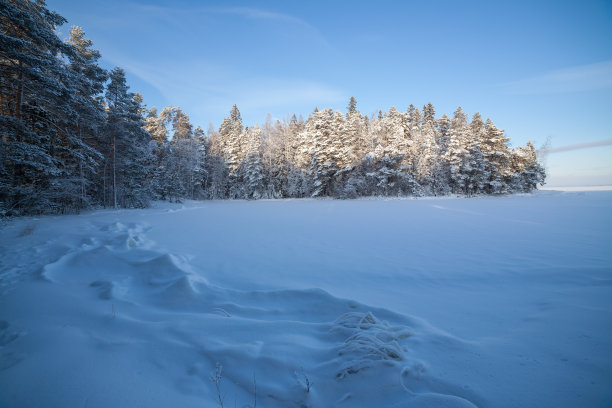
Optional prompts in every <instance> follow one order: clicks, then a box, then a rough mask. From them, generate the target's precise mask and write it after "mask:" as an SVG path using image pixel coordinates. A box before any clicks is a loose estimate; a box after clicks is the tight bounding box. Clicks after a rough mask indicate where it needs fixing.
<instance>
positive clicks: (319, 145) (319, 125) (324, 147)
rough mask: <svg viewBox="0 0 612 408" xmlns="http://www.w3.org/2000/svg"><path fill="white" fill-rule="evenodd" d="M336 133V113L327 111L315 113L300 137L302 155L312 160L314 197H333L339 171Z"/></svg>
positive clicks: (310, 171) (312, 193)
mask: <svg viewBox="0 0 612 408" xmlns="http://www.w3.org/2000/svg"><path fill="white" fill-rule="evenodd" d="M334 131H335V129H334V112H333V111H332V110H331V109H325V110H320V111H315V112H314V113H313V115H312V116H311V117H310V118H309V119H308V120H307V121H306V126H305V127H304V131H303V132H302V134H301V135H300V139H301V146H300V154H301V155H302V156H308V155H310V158H311V159H310V165H309V166H308V174H309V176H310V177H311V179H312V186H313V187H312V191H311V192H310V195H311V196H312V197H320V196H332V182H333V176H334V174H335V173H336V172H337V171H338V170H339V168H338V164H337V163H336V162H335V159H336V158H337V151H336V146H337V145H336V146H334Z"/></svg>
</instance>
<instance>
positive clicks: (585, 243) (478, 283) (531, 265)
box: [0, 191, 612, 408]
mask: <svg viewBox="0 0 612 408" xmlns="http://www.w3.org/2000/svg"><path fill="white" fill-rule="evenodd" d="M611 207H612V192H609V191H598V192H559V191H543V192H538V193H536V194H532V195H522V196H508V197H481V198H473V199H461V198H443V199H439V198H438V199H388V200H382V199H362V200H352V201H337V200H314V199H306V200H278V201H270V200H259V201H222V202H221V201H209V202H187V203H186V204H182V205H180V204H167V203H158V204H156V205H154V206H153V208H151V209H147V210H120V211H106V210H105V211H93V212H89V213H85V214H81V215H74V216H46V217H40V218H20V219H14V220H10V221H4V222H3V224H2V225H1V226H0V253H1V254H2V256H1V257H0V407H40V406H48V407H89V408H92V407H111V406H112V407H139V406H142V407H145V406H146V407H168V406H180V407H214V406H219V397H220V398H221V400H222V401H223V403H224V406H240V407H244V406H253V405H254V404H255V402H256V404H257V406H258V407H309V406H312V407H332V406H334V407H336V406H337V407H355V406H366V407H396V408H400V407H401V408H404V407H475V406H476V407H508V408H510V407H553V406H554V407H587V406H588V407H607V406H611V405H612V391H611V390H612V388H611V387H610V381H611V379H612V377H611V374H610V373H612V354H611V353H610V350H612V323H611V322H612V262H611V261H612V211H611V210H612V208H611ZM216 373H217V374H218V376H217V377H216V382H215V381H211V379H213V380H214V379H215V375H216ZM216 386H218V387H219V394H217V388H216Z"/></svg>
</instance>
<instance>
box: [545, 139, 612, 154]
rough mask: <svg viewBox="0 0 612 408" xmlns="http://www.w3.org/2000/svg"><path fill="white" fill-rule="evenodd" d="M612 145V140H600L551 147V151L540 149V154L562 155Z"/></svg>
mask: <svg viewBox="0 0 612 408" xmlns="http://www.w3.org/2000/svg"><path fill="white" fill-rule="evenodd" d="M610 145H612V139H605V140H598V141H596V142H588V143H577V144H571V145H565V146H559V147H551V148H549V149H540V150H539V152H541V153H543V154H549V153H561V152H571V151H572V150H581V149H589V148H592V147H602V146H610Z"/></svg>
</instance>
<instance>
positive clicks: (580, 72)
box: [501, 61, 612, 95]
mask: <svg viewBox="0 0 612 408" xmlns="http://www.w3.org/2000/svg"><path fill="white" fill-rule="evenodd" d="M501 87H502V89H503V90H504V91H505V92H506V93H510V94H519V95H534V94H550V93H565V92H584V91H593V90H600V89H607V88H612V61H604V62H599V63H596V64H588V65H580V66H576V67H571V68H564V69H558V70H554V71H550V72H547V73H545V74H542V75H538V76H535V77H532V78H527V79H522V80H519V81H513V82H508V83H505V84H502V85H501Z"/></svg>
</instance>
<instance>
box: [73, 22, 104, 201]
mask: <svg viewBox="0 0 612 408" xmlns="http://www.w3.org/2000/svg"><path fill="white" fill-rule="evenodd" d="M68 43H69V44H71V45H72V46H73V47H74V48H75V51H76V55H75V56H74V57H73V58H72V59H71V61H70V65H69V67H70V69H71V70H72V71H73V73H74V74H75V80H76V81H77V84H76V89H75V91H76V93H75V95H74V97H75V110H74V111H75V115H76V123H75V124H74V125H75V126H76V129H74V130H73V132H74V133H75V135H76V138H77V140H76V143H75V144H76V145H77V146H78V147H76V148H75V149H74V150H76V152H75V153H76V155H75V156H76V159H77V160H76V161H77V163H76V164H77V165H78V174H79V177H78V179H79V181H80V201H81V203H82V206H86V205H88V204H90V201H89V195H90V193H88V189H89V188H90V186H91V185H94V184H95V183H96V182H97V181H98V179H97V171H96V168H97V166H98V163H99V162H100V161H101V160H102V158H103V156H102V154H101V153H100V150H101V149H102V147H103V146H102V139H101V132H102V130H103V127H104V121H105V115H104V107H103V104H102V101H101V99H100V96H101V94H102V92H103V91H104V82H105V81H106V79H107V78H108V74H107V72H106V71H105V70H104V69H102V68H100V67H99V66H98V60H99V59H100V53H99V52H98V51H97V50H94V49H92V48H91V47H92V45H93V44H92V41H91V40H89V39H87V38H85V33H84V31H83V30H82V29H81V28H80V27H77V26H74V27H72V29H71V30H70V36H69V38H68ZM91 194H95V195H96V196H97V197H96V198H97V199H98V200H99V198H100V196H99V194H97V192H91Z"/></svg>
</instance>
